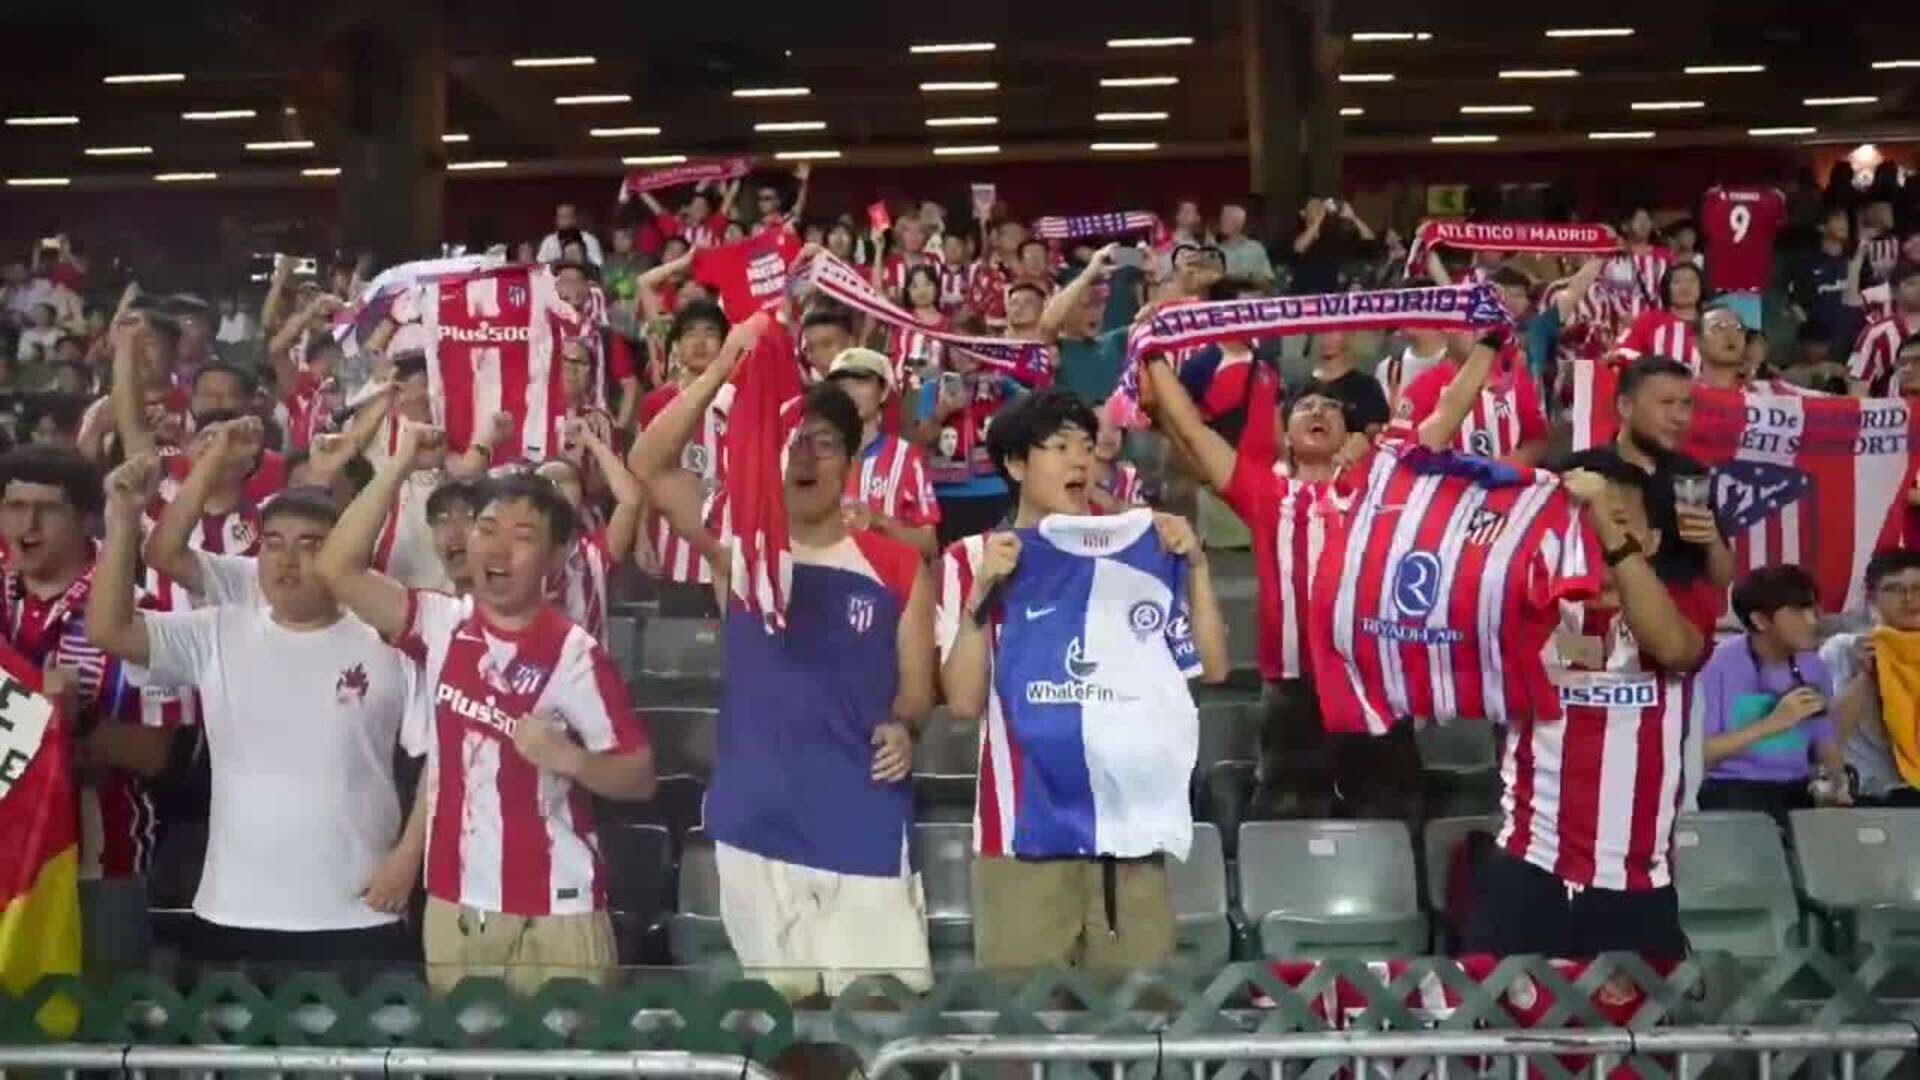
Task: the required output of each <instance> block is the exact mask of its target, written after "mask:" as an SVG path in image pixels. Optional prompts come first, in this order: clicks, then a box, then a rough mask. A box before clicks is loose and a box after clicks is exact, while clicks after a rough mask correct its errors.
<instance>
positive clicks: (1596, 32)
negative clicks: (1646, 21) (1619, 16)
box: [1547, 26, 1633, 38]
mask: <svg viewBox="0 0 1920 1080" xmlns="http://www.w3.org/2000/svg"><path fill="white" fill-rule="evenodd" d="M1547 36H1548V37H1550V38H1610V37H1632V36H1633V27H1631V26H1574V27H1562V28H1558V29H1553V30H1549V31H1547Z"/></svg>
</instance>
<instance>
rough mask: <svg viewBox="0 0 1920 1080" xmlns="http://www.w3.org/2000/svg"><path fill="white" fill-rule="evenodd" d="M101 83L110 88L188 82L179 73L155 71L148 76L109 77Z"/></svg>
mask: <svg viewBox="0 0 1920 1080" xmlns="http://www.w3.org/2000/svg"><path fill="white" fill-rule="evenodd" d="M100 81H101V82H103V83H106V84H107V85H108V86H134V85H137V84H139V83H170V82H186V81H187V77H186V76H185V75H184V74H182V73H180V72H178V71H155V72H152V73H149V74H146V75H109V76H107V77H106V78H104V79H101V80H100Z"/></svg>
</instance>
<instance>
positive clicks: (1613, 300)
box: [1543, 282, 1653, 361]
mask: <svg viewBox="0 0 1920 1080" xmlns="http://www.w3.org/2000/svg"><path fill="white" fill-rule="evenodd" d="M1548 295H1549V299H1547V300H1546V301H1543V302H1544V303H1552V302H1553V300H1552V299H1551V297H1552V292H1549V294H1548ZM1652 306H1653V305H1652V304H1650V303H1648V302H1647V301H1646V300H1645V299H1644V298H1643V297H1642V296H1641V295H1640V292H1639V290H1637V289H1634V288H1631V287H1629V288H1623V289H1615V288H1609V287H1607V286H1606V285H1605V284H1603V283H1601V282H1595V283H1594V285H1593V287H1592V288H1590V289H1588V290H1587V292H1586V295H1585V296H1582V297H1581V298H1580V303H1579V304H1577V305H1576V306H1575V307H1574V310H1573V318H1572V319H1570V320H1567V321H1566V322H1565V323H1564V324H1563V325H1562V327H1561V330H1560V340H1559V342H1558V349H1557V354H1556V355H1557V356H1558V358H1559V359H1561V360H1563V361H1567V360H1598V359H1600V358H1601V357H1603V356H1605V355H1606V354H1607V350H1609V349H1611V348H1612V347H1613V345H1614V343H1615V342H1617V341H1619V340H1620V335H1621V334H1623V333H1625V332H1626V330H1627V328H1628V327H1630V326H1632V325H1633V321H1634V320H1635V319H1637V318H1639V316H1640V313H1641V312H1643V311H1646V310H1648V309H1649V308H1650V307H1652Z"/></svg>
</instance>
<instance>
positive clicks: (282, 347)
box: [267, 293, 340, 397]
mask: <svg viewBox="0 0 1920 1080" xmlns="http://www.w3.org/2000/svg"><path fill="white" fill-rule="evenodd" d="M338 310H340V301H338V300H336V299H334V298H333V297H331V296H328V295H326V294H325V293H322V294H320V295H319V296H316V297H314V298H313V302H312V303H310V304H308V305H307V306H306V307H303V308H301V309H300V310H299V311H296V312H294V314H293V316H292V317H291V318H289V319H287V321H286V324H285V325H283V326H282V327H280V329H279V330H277V331H275V332H274V335H273V340H271V341H269V342H267V360H268V362H269V363H271V364H272V365H273V377H274V389H275V392H277V393H278V394H279V395H280V396H281V397H285V396H287V395H288V394H291V393H293V389H294V386H293V384H294V381H295V379H296V377H297V375H298V373H297V372H296V371H295V370H294V367H293V346H294V343H295V342H297V341H299V340H300V335H301V333H303V332H304V331H306V330H307V328H309V327H311V326H313V325H314V324H316V323H321V324H324V323H325V321H326V320H327V319H329V318H331V317H332V316H333V313H334V312H336V311H338Z"/></svg>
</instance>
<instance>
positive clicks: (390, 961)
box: [182, 918, 421, 987]
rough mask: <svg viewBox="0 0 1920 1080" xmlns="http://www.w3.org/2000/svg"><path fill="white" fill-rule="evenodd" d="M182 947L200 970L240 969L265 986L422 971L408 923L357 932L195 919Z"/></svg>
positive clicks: (352, 982)
mask: <svg viewBox="0 0 1920 1080" xmlns="http://www.w3.org/2000/svg"><path fill="white" fill-rule="evenodd" d="M182 946H183V948H182V951H183V952H184V953H185V954H186V956H185V959H186V960H187V961H188V963H189V964H191V965H193V966H195V967H197V968H198V969H200V970H202V971H205V970H239V971H242V972H245V973H247V974H249V975H251V976H253V977H254V978H255V979H256V980H257V981H260V982H263V983H266V984H273V983H277V982H279V981H280V980H282V979H284V978H287V977H288V976H290V975H294V974H297V973H300V972H303V971H322V972H330V973H332V974H334V975H336V976H338V977H339V978H340V980H341V982H342V983H344V984H346V985H347V986H349V987H358V986H363V985H365V984H367V983H369V982H371V981H373V979H375V978H377V977H378V976H380V975H384V974H386V973H387V972H389V971H396V970H398V971H403V972H407V973H409V974H418V972H419V970H420V967H419V965H420V955H421V954H420V931H418V930H416V929H414V928H413V927H411V926H408V925H407V924H406V923H405V922H394V923H387V924H386V925H384V926H369V927H366V928H364V929H358V930H256V929H253V928H250V927H240V926H223V925H221V924H219V923H214V922H208V921H207V920H205V919H199V918H196V919H194V920H193V925H192V929H191V931H190V936H189V939H188V940H187V941H186V942H183V943H182Z"/></svg>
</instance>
